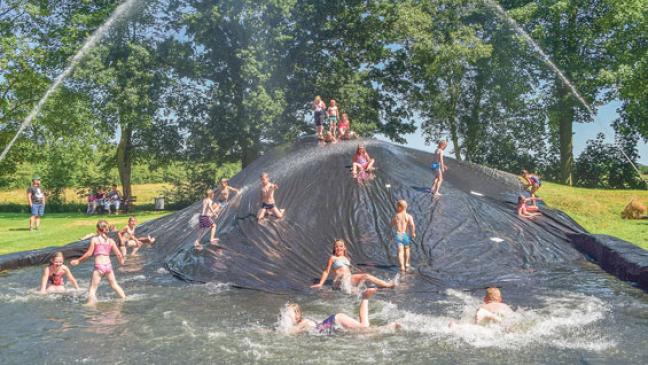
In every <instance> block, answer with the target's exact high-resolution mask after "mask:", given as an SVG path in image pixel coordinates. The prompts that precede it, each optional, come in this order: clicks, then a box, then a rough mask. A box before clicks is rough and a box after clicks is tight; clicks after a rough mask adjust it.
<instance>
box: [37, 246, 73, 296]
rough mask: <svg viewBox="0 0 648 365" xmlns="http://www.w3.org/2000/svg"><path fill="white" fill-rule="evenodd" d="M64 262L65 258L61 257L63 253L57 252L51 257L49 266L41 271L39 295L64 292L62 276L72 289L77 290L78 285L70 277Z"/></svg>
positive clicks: (70, 274) (70, 273)
mask: <svg viewBox="0 0 648 365" xmlns="http://www.w3.org/2000/svg"><path fill="white" fill-rule="evenodd" d="M64 262H65V258H64V257H63V252H57V253H55V254H54V256H52V258H51V259H50V264H49V265H47V266H46V267H45V268H44V269H43V275H41V286H40V291H39V293H41V294H48V293H63V292H65V283H64V282H63V276H67V278H68V280H69V281H70V283H72V286H73V287H74V289H77V290H78V289H79V284H77V281H76V279H75V278H74V275H72V272H71V271H70V269H69V268H68V267H67V266H65V265H64Z"/></svg>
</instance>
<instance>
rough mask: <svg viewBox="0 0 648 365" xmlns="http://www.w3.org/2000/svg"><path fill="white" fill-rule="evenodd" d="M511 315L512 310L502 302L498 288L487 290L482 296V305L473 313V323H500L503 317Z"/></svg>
mask: <svg viewBox="0 0 648 365" xmlns="http://www.w3.org/2000/svg"><path fill="white" fill-rule="evenodd" d="M511 313H513V310H512V309H511V307H509V306H508V305H506V304H504V302H503V301H502V293H501V292H500V290H499V289H498V288H487V289H486V295H485V296H484V304H482V305H480V306H479V309H477V313H475V323H477V324H485V323H488V322H498V323H499V322H502V320H503V319H504V317H505V316H507V315H510V314H511Z"/></svg>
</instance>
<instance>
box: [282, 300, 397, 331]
mask: <svg viewBox="0 0 648 365" xmlns="http://www.w3.org/2000/svg"><path fill="white" fill-rule="evenodd" d="M376 291H377V289H376V288H371V289H367V290H365V291H364V292H363V293H362V299H361V300H360V310H359V312H360V313H359V319H358V320H356V319H354V318H352V317H351V316H349V315H346V314H344V313H337V314H332V315H330V316H329V317H328V318H326V319H325V320H324V321H322V322H321V323H319V324H318V323H315V321H313V320H311V319H307V318H304V317H303V316H302V311H301V307H300V306H299V304H288V305H287V313H288V315H289V316H290V322H291V323H290V328H288V329H287V332H288V334H299V333H304V332H315V333H319V334H326V335H333V334H334V333H335V332H336V331H351V332H358V333H367V332H371V330H372V329H374V330H377V329H381V328H385V329H394V330H397V329H399V328H400V324H399V323H397V322H394V323H390V324H388V325H386V326H382V327H370V323H369V299H370V298H371V297H373V296H374V295H375V294H376Z"/></svg>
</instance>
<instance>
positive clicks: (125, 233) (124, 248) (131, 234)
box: [117, 217, 155, 257]
mask: <svg viewBox="0 0 648 365" xmlns="http://www.w3.org/2000/svg"><path fill="white" fill-rule="evenodd" d="M135 228H137V219H136V218H135V217H130V218H128V225H127V226H126V227H124V228H123V229H122V230H121V231H119V233H117V235H118V236H119V249H120V250H121V253H122V255H124V257H126V255H127V253H128V247H132V248H133V251H132V252H131V256H137V251H139V249H140V248H142V246H144V244H150V245H152V244H153V243H155V238H153V237H151V235H147V236H146V237H137V236H136V235H135Z"/></svg>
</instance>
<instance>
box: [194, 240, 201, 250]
mask: <svg viewBox="0 0 648 365" xmlns="http://www.w3.org/2000/svg"><path fill="white" fill-rule="evenodd" d="M194 248H195V249H196V251H202V249H203V246H202V245H201V244H200V242H198V241H196V242H194Z"/></svg>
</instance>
